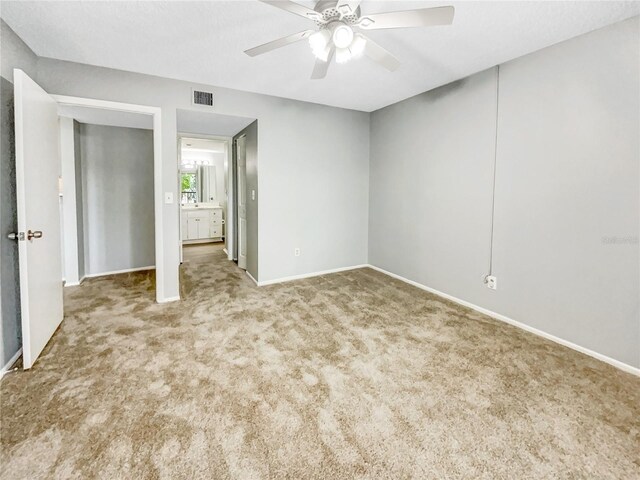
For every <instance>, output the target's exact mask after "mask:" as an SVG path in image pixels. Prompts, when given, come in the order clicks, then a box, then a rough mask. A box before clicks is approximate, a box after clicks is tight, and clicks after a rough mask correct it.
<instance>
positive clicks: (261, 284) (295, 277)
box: [256, 264, 369, 287]
mask: <svg viewBox="0 0 640 480" xmlns="http://www.w3.org/2000/svg"><path fill="white" fill-rule="evenodd" d="M368 266H369V265H367V264H363V265H353V266H351V267H340V268H334V269H331V270H323V271H321V272H311V273H303V274H301V275H292V276H291V277H282V278H276V279H274V280H264V281H262V282H256V283H257V285H258V286H259V287H264V286H265V285H273V284H276V283H284V282H290V281H292V280H301V279H303V278H311V277H318V276H320V275H328V274H329V273H338V272H346V271H347V270H355V269H356V268H365V267H368Z"/></svg>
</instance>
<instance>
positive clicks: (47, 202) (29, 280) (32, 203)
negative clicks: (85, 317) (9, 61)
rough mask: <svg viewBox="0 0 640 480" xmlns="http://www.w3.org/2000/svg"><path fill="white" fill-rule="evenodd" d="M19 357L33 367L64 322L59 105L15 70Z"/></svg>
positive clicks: (26, 364) (27, 365)
mask: <svg viewBox="0 0 640 480" xmlns="http://www.w3.org/2000/svg"><path fill="white" fill-rule="evenodd" d="M13 81H14V89H15V100H14V101H15V129H16V135H15V139H16V197H17V201H18V234H17V237H18V245H19V247H18V255H19V263H20V297H21V310H22V357H23V363H24V368H25V369H26V368H31V367H32V366H33V364H34V362H35V361H36V359H37V358H38V356H39V355H40V353H41V352H42V350H43V349H44V347H45V346H46V344H47V342H48V341H49V339H50V338H51V336H52V335H53V334H54V332H55V331H56V329H57V328H58V325H60V322H61V321H62V317H63V307H62V260H61V258H60V257H61V250H60V210H59V204H58V171H59V166H58V164H59V162H60V160H59V130H58V104H57V103H56V101H55V100H53V98H51V97H50V96H49V95H48V94H47V92H45V91H44V90H43V89H42V88H40V86H39V85H38V84H37V83H35V82H34V81H33V80H31V78H29V77H28V76H27V75H26V74H25V73H24V72H23V71H22V70H18V69H16V70H14V71H13Z"/></svg>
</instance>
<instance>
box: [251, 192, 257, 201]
mask: <svg viewBox="0 0 640 480" xmlns="http://www.w3.org/2000/svg"><path fill="white" fill-rule="evenodd" d="M255 199H256V191H255V190H251V200H255Z"/></svg>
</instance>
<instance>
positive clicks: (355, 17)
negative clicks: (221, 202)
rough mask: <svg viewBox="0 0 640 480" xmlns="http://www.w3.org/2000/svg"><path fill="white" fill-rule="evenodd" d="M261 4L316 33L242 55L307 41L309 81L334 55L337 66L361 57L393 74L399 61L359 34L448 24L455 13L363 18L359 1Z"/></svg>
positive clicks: (320, 75)
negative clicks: (307, 23) (309, 24)
mask: <svg viewBox="0 0 640 480" xmlns="http://www.w3.org/2000/svg"><path fill="white" fill-rule="evenodd" d="M260 1H261V2H263V3H267V4H269V5H272V6H274V7H277V8H281V9H282V10H286V11H287V12H291V13H293V14H295V15H299V16H301V17H304V18H308V19H309V20H312V21H314V22H315V23H316V26H317V27H318V30H305V31H303V32H298V33H294V34H292V35H288V36H286V37H283V38H279V39H278V40H273V41H272V42H269V43H265V44H264V45H259V46H257V47H254V48H250V49H249V50H245V52H244V53H246V54H247V55H249V56H250V57H255V56H256V55H262V54H263V53H267V52H270V51H272V50H275V49H276V48H280V47H284V46H286V45H290V44H292V43H295V42H298V41H300V40H303V39H305V38H308V39H309V44H310V46H311V51H312V52H313V54H314V55H315V56H316V63H315V66H314V68H313V72H312V74H311V78H312V79H322V78H324V77H325V76H326V75H327V70H328V69H329V64H330V63H331V60H332V59H333V57H334V56H335V59H336V62H337V63H346V62H348V61H349V60H351V59H352V58H357V57H359V56H361V55H363V54H364V55H366V56H367V57H369V58H370V59H372V60H373V61H375V62H377V63H378V64H380V65H382V66H383V67H385V68H386V69H387V70H389V71H394V70H395V69H396V68H398V67H399V66H400V61H399V60H398V59H397V58H396V57H394V56H393V55H392V54H391V53H389V52H388V51H387V50H385V49H384V48H382V47H381V46H380V45H378V44H377V43H375V42H374V41H373V40H371V39H370V38H368V37H366V36H365V35H363V34H362V33H361V32H362V31H366V30H380V29H385V28H406V27H430V26H434V25H451V23H452V22H453V14H454V8H453V7H434V8H422V9H418V10H407V11H403V12H387V13H375V14H372V15H362V12H361V11H360V3H361V2H362V0H320V1H319V2H318V3H317V4H316V6H315V8H314V9H313V10H312V9H310V8H307V7H305V6H304V5H300V4H299V3H295V2H291V1H288V0H260Z"/></svg>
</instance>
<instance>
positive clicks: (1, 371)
mask: <svg viewBox="0 0 640 480" xmlns="http://www.w3.org/2000/svg"><path fill="white" fill-rule="evenodd" d="M20 355H22V347H20V349H18V351H17V352H16V353H15V355H14V356H13V357H11V358H10V359H9V361H8V362H7V363H5V364H4V365H3V366H2V368H1V369H0V378H2V377H4V374H5V373H7V372H8V371H9V369H10V368H11V365H13V364H14V363H16V362H17V361H18V359H19V358H20Z"/></svg>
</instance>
